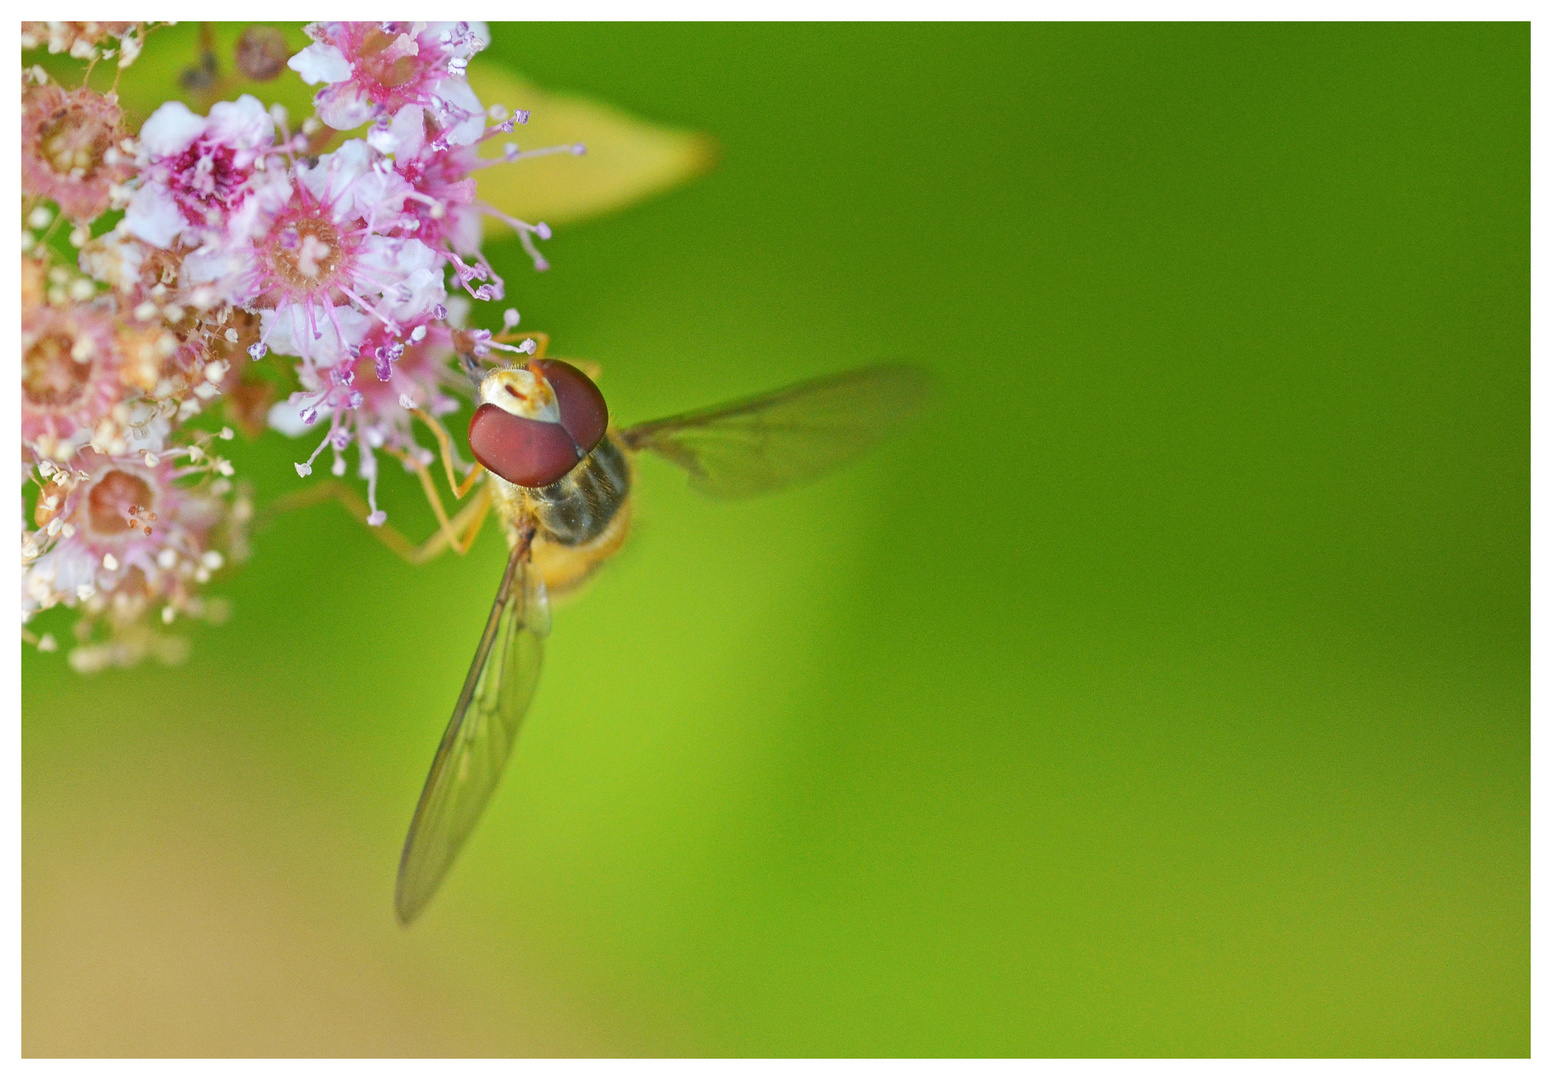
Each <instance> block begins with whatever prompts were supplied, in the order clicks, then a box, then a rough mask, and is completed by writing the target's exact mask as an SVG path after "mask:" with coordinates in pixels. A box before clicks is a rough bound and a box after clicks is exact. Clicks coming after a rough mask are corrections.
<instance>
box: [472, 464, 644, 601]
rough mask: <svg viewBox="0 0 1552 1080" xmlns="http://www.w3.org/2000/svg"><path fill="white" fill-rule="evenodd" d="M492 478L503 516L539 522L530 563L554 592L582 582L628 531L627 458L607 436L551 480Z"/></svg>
mask: <svg viewBox="0 0 1552 1080" xmlns="http://www.w3.org/2000/svg"><path fill="white" fill-rule="evenodd" d="M491 482H492V483H494V484H495V485H496V491H495V495H496V499H497V502H498V503H501V504H504V505H502V506H501V507H500V509H501V511H502V514H501V516H502V517H503V518H504V519H505V520H506V521H508V522H516V521H521V520H523V519H524V518H528V517H531V518H532V519H533V520H534V521H535V522H536V523H537V524H538V529H537V531H536V532H535V534H534V539H533V565H534V568H535V569H536V570H537V571H538V572H539V574H540V575H541V576H542V577H543V578H544V585H545V588H546V589H547V590H548V591H549V592H550V594H551V595H552V596H555V595H559V594H562V593H565V592H566V591H567V590H569V589H572V588H575V587H576V586H577V585H580V584H581V583H582V582H583V581H584V580H586V579H587V577H588V576H589V575H591V574H592V573H593V571H595V570H597V569H598V567H599V566H601V565H602V564H603V563H604V561H605V560H607V559H608V558H609V556H611V555H613V554H614V553H615V552H616V551H618V550H619V549H620V545H621V544H623V543H624V542H625V537H626V534H627V533H628V532H629V531H630V488H631V467H630V462H629V461H628V460H627V459H626V457H625V454H624V453H623V452H622V451H621V450H620V448H619V446H618V445H617V444H616V443H615V442H614V440H612V439H610V438H609V437H608V436H607V435H605V436H604V437H603V438H602V439H601V440H599V443H598V445H597V446H595V447H594V448H593V450H592V452H591V453H589V454H588V455H587V456H586V457H585V458H583V459H582V460H581V461H579V462H577V465H576V467H575V468H574V469H572V470H571V471H570V472H568V473H567V474H566V475H565V476H563V477H561V478H560V479H559V480H557V481H555V482H554V483H553V484H548V485H546V486H544V487H539V488H526V487H520V486H518V485H517V484H513V483H511V482H510V481H507V480H503V479H502V478H501V477H499V476H495V475H492V476H491ZM510 539H512V538H509V540H510Z"/></svg>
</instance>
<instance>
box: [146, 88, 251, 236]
mask: <svg viewBox="0 0 1552 1080" xmlns="http://www.w3.org/2000/svg"><path fill="white" fill-rule="evenodd" d="M274 142H275V123H274V121H273V120H272V119H271V118H270V115H269V113H267V112H266V111H265V109H264V106H263V105H261V104H260V103H259V100H258V99H257V98H255V97H253V96H252V95H249V94H244V95H243V96H242V97H240V98H238V99H237V100H236V101H222V102H218V103H217V104H215V105H214V106H212V107H211V109H210V115H209V117H201V116H198V115H196V114H195V113H193V112H191V111H190V110H189V108H188V106H186V105H184V104H183V103H182V102H178V101H169V102H168V103H167V104H165V105H163V106H162V107H161V108H159V109H157V110H156V111H155V112H154V113H152V114H151V116H150V118H149V119H148V120H146V122H145V124H144V126H143V127H142V128H141V129H140V155H139V164H140V186H139V188H138V189H137V190H136V192H135V194H134V196H133V197H132V198H131V200H130V203H129V208H128V209H127V210H126V211H125V214H124V225H125V228H126V229H127V230H128V231H129V232H130V233H131V234H132V235H134V236H136V237H139V238H140V239H141V240H144V241H145V242H147V243H149V244H154V245H155V246H157V247H163V248H165V247H171V246H172V244H173V242H174V241H176V240H177V239H179V237H180V236H181V237H182V238H183V239H184V240H185V241H186V242H188V243H189V244H191V245H197V244H199V243H200V242H201V241H202V240H203V239H204V238H205V237H206V236H210V235H215V236H219V235H221V234H225V233H232V232H242V231H244V230H245V229H246V228H247V227H248V226H249V225H250V224H251V220H252V217H253V215H254V213H255V211H256V209H257V205H256V202H257V201H256V200H251V199H249V195H250V193H251V191H252V189H253V187H254V186H255V184H256V183H258V182H262V181H264V180H265V179H267V178H269V177H270V176H273V174H272V173H270V174H266V173H265V172H263V171H256V170H262V169H263V167H264V165H265V155H266V154H268V153H269V152H270V151H271V149H272V148H273V146H274ZM279 180H280V178H279V177H274V182H279Z"/></svg>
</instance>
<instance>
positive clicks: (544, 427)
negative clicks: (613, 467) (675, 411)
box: [469, 360, 609, 488]
mask: <svg viewBox="0 0 1552 1080" xmlns="http://www.w3.org/2000/svg"><path fill="white" fill-rule="evenodd" d="M536 366H537V367H538V368H539V369H540V371H541V372H543V375H544V378H545V380H546V381H547V382H549V384H550V388H551V389H552V390H553V391H554V392H555V403H556V405H557V406H558V407H559V409H560V423H558V424H556V423H551V422H549V421H546V420H530V419H528V418H527V417H523V416H515V415H513V414H512V413H509V412H507V411H506V410H505V409H503V408H501V407H500V406H499V405H492V404H490V403H489V402H487V403H486V404H484V405H481V406H480V407H479V408H478V409H475V410H474V416H473V417H472V418H471V419H470V420H469V449H470V450H472V451H473V452H474V457H475V459H476V460H477V461H479V463H480V464H481V465H483V466H485V467H486V468H487V469H489V470H490V471H491V472H493V473H495V474H496V475H497V476H499V477H501V478H502V479H503V480H506V481H508V482H510V483H513V484H517V485H519V486H520V487H530V488H537V487H547V486H548V485H550V484H553V483H555V481H557V480H559V479H560V478H561V477H563V476H565V475H566V474H567V473H568V472H570V471H571V470H572V469H573V468H575V467H576V464H577V462H579V461H581V460H582V459H583V458H584V457H586V456H587V455H588V453H589V451H591V450H592V449H593V447H595V446H597V445H598V442H599V440H600V439H602V438H603V437H604V432H605V431H606V430H607V429H608V427H609V409H608V407H607V406H606V405H605V404H604V396H603V395H602V394H600V393H599V392H598V387H596V386H594V385H593V380H592V379H589V378H588V377H587V376H586V375H584V374H582V372H580V371H578V370H577V369H576V368H574V367H572V366H571V365H570V364H567V363H564V362H563V361H560V360H541V361H539V363H538V364H537V365H536Z"/></svg>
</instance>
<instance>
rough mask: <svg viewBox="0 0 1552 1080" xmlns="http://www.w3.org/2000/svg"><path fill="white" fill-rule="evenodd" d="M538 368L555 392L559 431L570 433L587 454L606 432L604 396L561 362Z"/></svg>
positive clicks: (555, 361)
mask: <svg viewBox="0 0 1552 1080" xmlns="http://www.w3.org/2000/svg"><path fill="white" fill-rule="evenodd" d="M538 367H539V370H540V371H542V372H544V378H545V380H546V381H547V382H548V383H549V384H550V389H551V390H554V391H555V403H556V404H557V405H559V406H560V424H561V427H563V428H565V429H566V430H567V431H568V432H570V433H571V437H572V438H573V439H575V440H576V441H577V445H578V446H579V447H581V448H582V452H583V453H584V454H586V453H588V452H589V451H591V450H592V449H593V447H595V446H597V445H598V440H599V439H602V438H603V437H604V432H605V431H607V430H608V429H609V406H607V405H605V404H604V396H603V394H601V393H599V392H598V387H597V386H595V385H594V384H593V380H592V379H589V378H588V377H587V376H586V375H584V374H582V372H580V371H578V370H577V369H576V368H574V367H572V366H571V365H570V364H568V363H566V361H564V360H540V361H539V363H538Z"/></svg>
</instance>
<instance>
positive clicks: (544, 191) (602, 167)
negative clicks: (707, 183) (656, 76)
mask: <svg viewBox="0 0 1552 1080" xmlns="http://www.w3.org/2000/svg"><path fill="white" fill-rule="evenodd" d="M469 84H470V86H471V87H473V89H474V92H475V93H476V94H478V95H479V98H480V100H481V101H482V102H484V103H485V104H486V106H490V105H492V104H494V103H496V102H500V103H501V104H503V105H505V106H506V107H507V108H509V109H513V110H516V109H527V110H529V112H530V114H531V115H530V118H529V121H528V123H527V124H526V125H519V126H518V127H516V128H515V129H513V132H512V135H511V136H510V138H508V139H500V138H495V139H491V140H489V141H488V142H486V143H485V144H483V145H482V146H481V148H480V154H481V156H482V157H487V158H499V157H500V156H501V154H502V146H503V145H504V144H505V143H507V142H515V143H517V144H518V145H519V146H520V147H521V148H522V149H523V150H537V149H540V148H542V147H546V146H559V145H571V144H574V143H581V144H583V145H584V146H586V147H587V152H586V153H585V154H583V155H581V156H577V155H574V154H567V153H562V154H554V155H552V156H549V157H539V158H530V159H527V160H519V161H513V162H505V163H503V164H500V165H492V166H490V167H489V168H486V169H483V170H481V171H480V172H479V173H478V174H477V175H478V177H479V193H480V197H481V198H482V199H484V200H485V201H486V202H488V203H490V204H491V205H492V206H494V207H496V209H498V210H501V211H503V212H504V213H507V214H510V215H512V216H513V217H515V218H519V219H521V220H523V221H530V222H539V221H544V222H547V223H548V224H551V225H556V224H562V223H565V222H571V221H578V220H581V219H583V218H588V217H595V216H597V215H599V214H605V213H608V212H609V211H611V210H618V209H620V208H622V207H625V206H629V205H630V204H631V203H634V202H639V201H640V200H642V199H646V198H650V197H651V196H653V195H656V194H659V193H660V192H663V191H667V190H668V189H669V188H672V187H676V186H678V185H679V184H682V183H684V182H685V181H687V180H690V179H692V178H694V177H696V176H699V175H701V174H702V173H704V172H706V171H707V170H709V169H710V168H711V167H712V165H713V164H715V162H716V153H717V151H716V143H715V142H713V141H712V139H711V138H709V137H708V136H706V135H702V134H700V133H698V132H693V131H680V130H676V129H674V128H667V127H660V126H659V125H657V124H652V123H649V122H647V121H645V120H641V119H638V118H636V117H634V116H631V115H630V114H629V113H626V112H624V111H623V110H620V109H616V108H614V107H613V106H611V105H604V104H601V103H599V102H596V101H589V100H588V99H586V98H581V97H573V96H571V95H569V94H556V93H551V92H549V91H546V90H540V89H538V88H536V87H534V86H533V85H531V84H529V83H526V82H524V81H523V80H521V79H519V78H517V77H516V76H514V75H512V74H511V73H509V72H507V71H505V70H503V69H501V68H500V67H499V66H497V65H495V64H494V63H492V62H491V61H489V60H482V59H481V58H478V57H477V58H476V59H475V61H474V62H473V63H471V64H470V65H469ZM506 228H507V227H506V226H505V225H502V224H501V223H500V222H498V221H496V220H494V219H492V218H486V233H487V235H497V234H499V233H500V232H503V231H506Z"/></svg>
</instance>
